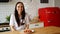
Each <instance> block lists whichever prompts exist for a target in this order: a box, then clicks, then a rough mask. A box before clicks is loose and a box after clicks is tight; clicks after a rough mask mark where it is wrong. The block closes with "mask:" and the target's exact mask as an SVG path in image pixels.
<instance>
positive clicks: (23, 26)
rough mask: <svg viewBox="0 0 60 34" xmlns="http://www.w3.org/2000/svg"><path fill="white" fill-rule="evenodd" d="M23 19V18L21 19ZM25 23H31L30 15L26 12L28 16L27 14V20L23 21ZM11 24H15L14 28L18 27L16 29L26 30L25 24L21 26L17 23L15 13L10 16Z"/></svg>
mask: <svg viewBox="0 0 60 34" xmlns="http://www.w3.org/2000/svg"><path fill="white" fill-rule="evenodd" d="M21 21H22V20H21ZM23 23H25V24H30V23H29V16H28V15H27V14H26V16H25V20H24V21H23ZM9 25H10V26H14V28H15V29H16V30H19V31H20V30H24V29H25V25H21V26H19V27H18V24H17V22H16V19H15V15H14V14H12V15H11V17H10V24H9Z"/></svg>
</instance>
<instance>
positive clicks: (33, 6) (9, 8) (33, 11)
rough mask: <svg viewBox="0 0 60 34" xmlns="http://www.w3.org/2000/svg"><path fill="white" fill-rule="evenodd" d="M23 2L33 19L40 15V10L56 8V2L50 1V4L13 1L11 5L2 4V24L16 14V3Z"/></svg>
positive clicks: (35, 1)
mask: <svg viewBox="0 0 60 34" xmlns="http://www.w3.org/2000/svg"><path fill="white" fill-rule="evenodd" d="M18 1H22V2H23V3H24V5H25V9H26V12H27V13H28V14H29V15H31V18H33V17H34V16H37V15H38V8H43V7H51V6H54V0H49V3H45V4H44V3H40V0H32V1H28V0H13V1H11V2H9V3H0V23H2V22H5V21H6V19H5V17H6V16H7V15H10V14H11V13H13V12H14V6H15V3H16V2H18Z"/></svg>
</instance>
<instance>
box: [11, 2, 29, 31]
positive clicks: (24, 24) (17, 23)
mask: <svg viewBox="0 0 60 34" xmlns="http://www.w3.org/2000/svg"><path fill="white" fill-rule="evenodd" d="M10 27H11V31H16V30H18V31H21V30H24V29H29V16H28V15H27V14H26V13H25V8H24V4H23V3H22V2H17V3H16V6H15V13H14V14H12V15H11V18H10Z"/></svg>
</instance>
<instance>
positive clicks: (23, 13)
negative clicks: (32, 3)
mask: <svg viewBox="0 0 60 34" xmlns="http://www.w3.org/2000/svg"><path fill="white" fill-rule="evenodd" d="M19 3H21V4H22V5H23V11H22V12H21V15H22V16H21V17H22V18H21V19H22V20H24V19H25V8H24V4H23V3H22V2H17V3H16V6H15V13H14V14H15V19H16V22H17V24H18V26H20V19H19V17H18V11H17V9H16V8H17V4H19Z"/></svg>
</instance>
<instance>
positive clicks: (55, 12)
mask: <svg viewBox="0 0 60 34" xmlns="http://www.w3.org/2000/svg"><path fill="white" fill-rule="evenodd" d="M38 14H39V17H40V18H39V19H40V21H43V22H44V26H45V27H46V26H58V27H60V9H59V8H58V7H47V8H40V9H39V10H38Z"/></svg>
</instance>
